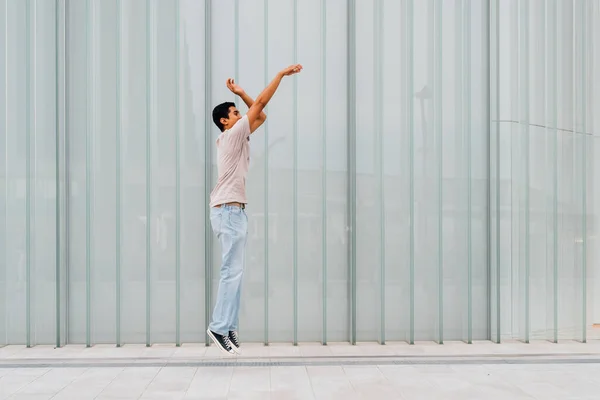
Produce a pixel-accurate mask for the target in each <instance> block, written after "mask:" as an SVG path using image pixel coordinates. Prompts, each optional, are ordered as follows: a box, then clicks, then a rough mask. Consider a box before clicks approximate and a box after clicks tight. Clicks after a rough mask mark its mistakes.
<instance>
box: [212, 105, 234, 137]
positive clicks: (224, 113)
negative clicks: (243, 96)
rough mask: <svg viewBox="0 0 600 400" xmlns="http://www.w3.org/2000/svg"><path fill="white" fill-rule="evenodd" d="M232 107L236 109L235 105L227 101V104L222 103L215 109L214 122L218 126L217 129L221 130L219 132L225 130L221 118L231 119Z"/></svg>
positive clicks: (213, 113)
mask: <svg viewBox="0 0 600 400" xmlns="http://www.w3.org/2000/svg"><path fill="white" fill-rule="evenodd" d="M230 107H235V103H232V102H230V101H226V102H225V103H221V104H219V105H218V106H216V107H215V108H213V112H212V118H213V122H214V123H215V125H217V128H219V130H221V132H223V131H224V130H225V127H224V126H223V124H222V123H221V118H225V119H227V118H229V108H230Z"/></svg>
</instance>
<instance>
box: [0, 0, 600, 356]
mask: <svg viewBox="0 0 600 400" xmlns="http://www.w3.org/2000/svg"><path fill="white" fill-rule="evenodd" d="M217 4H218V6H217ZM598 26H600V1H598V0H593V1H585V0H577V1H572V2H571V1H566V0H531V1H528V0H507V1H500V0H490V1H474V0H428V1H416V0H403V1H384V0H376V1H367V0H328V1H324V0H306V1H305V0H302V1H300V0H284V1H279V0H277V1H274V0H243V1H240V0H226V1H219V2H218V3H217V2H215V1H210V0H204V1H197V0H174V1H171V2H165V1H162V0H127V1H123V0H106V1H104V0H85V1H84V0H82V1H75V0H55V1H44V0H23V1H18V0H0V31H1V32H3V33H4V38H5V40H2V41H1V43H0V77H1V79H0V93H1V96H0V127H1V128H2V133H3V135H2V137H1V140H0V143H1V144H0V194H1V196H0V344H15V343H22V344H28V345H36V344H59V345H64V344H67V343H80V344H87V345H90V346H92V345H95V344H99V343H111V344H113V343H115V344H117V345H124V344H131V343H140V344H147V345H152V344H155V343H175V344H177V345H181V344H185V343H190V342H196V343H202V342H206V343H208V339H207V338H206V335H205V332H204V331H205V328H206V325H207V324H208V322H209V321H210V315H211V313H212V309H213V307H214V301H215V296H216V288H217V284H218V279H219V267H220V261H221V249H220V246H219V243H218V241H217V240H215V238H214V237H213V232H212V229H211V227H210V223H209V219H208V217H207V216H208V212H209V211H208V208H207V205H208V196H209V194H210V192H211V191H212V188H213V186H214V184H215V182H216V178H217V176H216V173H217V170H216V151H215V140H216V138H217V134H218V132H217V128H216V127H215V126H214V124H213V123H212V120H211V111H212V108H213V107H214V105H215V104H217V103H220V102H223V101H231V100H236V102H237V103H238V107H239V108H240V109H241V110H242V111H243V112H246V111H247V107H246V106H245V105H243V104H242V102H241V101H240V100H239V99H236V98H235V97H234V96H233V95H232V94H231V93H230V92H229V91H228V90H227V88H226V86H225V80H226V79H227V78H229V77H234V78H235V79H236V80H237V81H238V83H239V84H240V85H242V87H244V88H245V89H246V91H247V92H248V93H249V94H250V95H251V96H252V97H256V96H257V95H258V94H259V93H260V91H261V90H262V89H263V88H264V86H265V85H266V84H267V83H268V82H269V81H270V80H271V79H272V78H273V76H274V74H275V73H276V72H277V71H278V70H279V69H281V68H283V67H285V66H287V65H289V64H291V63H293V62H296V61H297V62H301V63H302V64H303V65H304V71H303V72H302V74H300V75H298V76H296V77H293V78H291V79H287V80H285V81H284V82H283V83H282V84H281V87H280V89H279V91H278V92H277V94H276V95H275V96H274V98H273V100H272V102H271V103H270V104H269V106H268V108H267V110H266V112H267V114H268V120H267V123H266V124H265V125H264V126H263V127H262V128H261V129H259V130H258V131H257V132H255V133H254V134H253V135H252V138H251V167H250V171H249V174H248V179H247V184H248V199H249V205H248V208H247V212H248V215H249V232H248V245H247V257H246V266H245V268H246V273H245V283H244V289H243V301H242V309H241V311H240V330H241V335H242V338H243V340H244V341H247V342H258V343H265V344H268V343H273V342H288V343H294V344H296V343H302V342H320V343H323V344H326V343H332V342H340V341H341V342H351V343H356V342H360V341H378V342H380V343H388V342H394V341H407V342H409V343H413V342H414V341H423V340H431V341H436V342H439V343H443V342H447V341H453V340H460V341H465V342H468V343H469V342H472V341H475V340H484V339H491V340H493V341H496V342H500V341H502V340H506V339H519V340H522V341H525V342H528V341H533V340H549V341H557V340H579V341H587V340H591V339H597V338H600V331H599V330H597V329H595V328H593V324H596V323H600V312H599V310H600V305H599V304H600V303H599V300H598V299H599V298H600V297H599V296H600V284H599V283H598V282H600V278H599V277H600V271H599V270H598V268H597V265H599V264H598V262H597V259H598V254H600V253H598V251H597V247H598V246H597V236H598V232H597V230H598V226H600V225H599V223H598V214H599V212H598V210H599V208H600V207H599V206H598V199H600V194H599V193H598V187H600V185H597V184H596V183H595V181H596V180H597V179H596V178H597V174H598V168H600V167H599V165H598V162H597V161H596V158H597V157H595V155H596V149H597V148H598V146H597V145H598V140H597V137H598V132H596V131H597V127H598V126H599V123H598V118H600V117H599V115H600V106H599V104H600V101H599V100H598V99H599V98H600V97H599V96H597V95H596V93H598V87H599V86H598V85H600V72H598V71H599V70H600V69H599V68H597V67H598V65H600V59H599V57H600V56H599V54H600V49H599V47H600V41H599V40H598V37H600V35H599V31H598V30H599V29H600V28H598Z"/></svg>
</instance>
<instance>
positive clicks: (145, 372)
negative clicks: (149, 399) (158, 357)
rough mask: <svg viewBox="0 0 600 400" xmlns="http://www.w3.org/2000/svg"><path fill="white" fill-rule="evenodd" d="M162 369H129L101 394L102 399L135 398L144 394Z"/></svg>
mask: <svg viewBox="0 0 600 400" xmlns="http://www.w3.org/2000/svg"><path fill="white" fill-rule="evenodd" d="M159 371H160V368H155V367H129V368H124V369H123V371H122V372H121V373H120V374H119V375H118V376H117V377H116V378H115V379H114V380H113V381H111V382H110V384H108V385H107V386H106V388H104V390H102V392H100V395H99V396H101V397H125V398H127V397H134V396H135V398H137V397H139V396H141V395H142V393H144V391H145V390H146V388H147V387H148V386H149V385H150V383H151V382H152V380H153V379H154V377H155V376H156V375H157V374H158V372H159Z"/></svg>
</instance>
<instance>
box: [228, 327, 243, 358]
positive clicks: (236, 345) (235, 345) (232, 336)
mask: <svg viewBox="0 0 600 400" xmlns="http://www.w3.org/2000/svg"><path fill="white" fill-rule="evenodd" d="M229 341H230V342H231V348H232V349H233V351H235V352H236V353H238V354H241V352H242V351H241V350H240V347H241V346H240V339H239V337H238V334H237V332H236V331H229Z"/></svg>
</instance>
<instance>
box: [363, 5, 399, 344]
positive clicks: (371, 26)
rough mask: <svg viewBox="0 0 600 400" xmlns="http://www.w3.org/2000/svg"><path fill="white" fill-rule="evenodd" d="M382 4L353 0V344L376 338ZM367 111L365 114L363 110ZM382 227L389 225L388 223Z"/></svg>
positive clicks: (378, 326)
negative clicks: (377, 48)
mask: <svg viewBox="0 0 600 400" xmlns="http://www.w3.org/2000/svg"><path fill="white" fill-rule="evenodd" d="M381 3H382V2H381V1H378V2H369V1H364V0H363V1H356V53H357V54H360V57H357V58H356V76H357V82H356V108H357V110H364V112H357V115H356V174H357V176H356V193H357V194H356V202H357V204H356V246H357V248H356V299H357V310H356V320H357V333H356V336H357V340H358V341H375V340H379V338H380V333H381V332H380V326H381V325H380V318H381V298H380V293H381V287H380V282H381V263H382V261H383V260H382V258H381V256H382V254H381V250H382V249H381V246H380V245H379V244H380V243H381V241H382V240H384V238H383V237H382V235H381V226H382V223H383V221H382V220H381V213H380V209H381V192H380V190H379V187H380V183H379V178H378V169H379V162H380V161H381V160H380V159H379V157H378V152H379V149H378V141H377V137H378V135H380V132H377V128H376V127H377V120H376V119H377V116H378V115H379V114H378V110H375V108H374V104H376V101H375V98H376V96H379V92H378V91H377V90H376V85H375V65H376V63H377V62H378V61H377V60H376V59H375V57H376V56H377V53H376V52H375V47H374V45H375V40H374V36H375V34H376V32H375V29H377V28H378V27H377V26H376V24H375V21H374V15H375V14H374V13H375V12H376V7H381ZM366 110H369V111H366ZM387 223H388V224H389V223H393V222H392V221H387Z"/></svg>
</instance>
